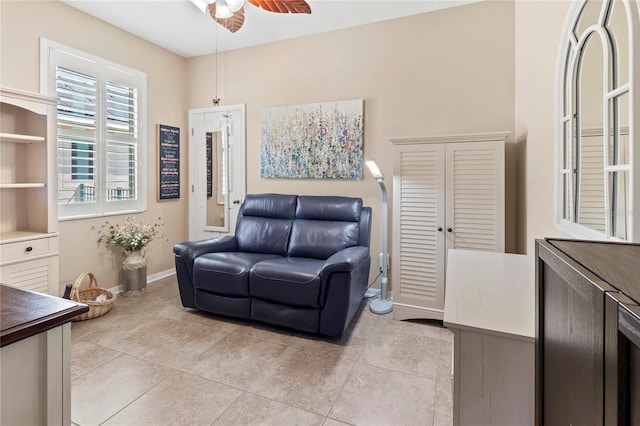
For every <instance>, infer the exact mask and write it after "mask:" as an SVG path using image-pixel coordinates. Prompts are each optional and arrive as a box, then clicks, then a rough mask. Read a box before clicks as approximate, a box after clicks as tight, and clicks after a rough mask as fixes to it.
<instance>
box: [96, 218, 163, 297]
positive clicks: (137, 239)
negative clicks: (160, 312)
mask: <svg viewBox="0 0 640 426" xmlns="http://www.w3.org/2000/svg"><path fill="white" fill-rule="evenodd" d="M162 226H163V224H162V222H161V219H160V218H158V220H157V221H156V222H154V223H145V222H142V221H141V220H137V219H136V218H126V219H125V221H124V223H123V224H121V225H119V224H112V223H109V222H108V221H107V222H105V224H104V225H102V226H101V227H100V229H99V230H98V243H104V244H105V245H106V246H107V247H111V246H118V247H121V248H122V249H124V252H123V253H122V255H123V257H124V261H123V262H122V275H121V284H122V295H123V296H136V295H139V294H142V293H144V292H145V291H146V290H147V261H146V259H145V252H144V249H145V248H146V247H147V245H148V244H149V243H150V242H151V241H153V240H156V239H166V237H165V236H164V234H162V233H161V232H160V228H161V227H162Z"/></svg>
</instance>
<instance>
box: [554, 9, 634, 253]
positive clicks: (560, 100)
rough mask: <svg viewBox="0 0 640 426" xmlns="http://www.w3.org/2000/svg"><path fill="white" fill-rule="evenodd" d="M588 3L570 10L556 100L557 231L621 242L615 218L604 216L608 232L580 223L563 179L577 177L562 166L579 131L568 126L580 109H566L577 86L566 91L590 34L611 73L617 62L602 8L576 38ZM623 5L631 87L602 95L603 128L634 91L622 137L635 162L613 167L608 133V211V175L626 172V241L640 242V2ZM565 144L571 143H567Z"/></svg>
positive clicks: (605, 136) (608, 195)
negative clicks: (639, 191)
mask: <svg viewBox="0 0 640 426" xmlns="http://www.w3.org/2000/svg"><path fill="white" fill-rule="evenodd" d="M607 1H608V0H607ZM586 2H587V0H579V1H575V2H574V3H573V5H572V7H571V10H570V11H569V15H568V20H567V23H566V26H565V30H564V32H563V38H562V42H561V44H560V50H559V55H558V66H557V74H556V75H557V88H558V90H557V98H556V164H555V223H556V228H557V229H558V230H560V231H561V232H563V233H564V234H566V235H568V236H570V237H574V238H580V239H590V240H591V239H593V240H619V238H616V237H615V236H613V235H612V225H611V217H610V215H605V216H606V217H605V226H606V230H605V232H604V233H602V232H599V231H596V230H594V229H590V228H588V227H586V226H583V225H581V224H580V223H578V222H577V221H576V218H575V214H574V209H575V204H574V199H575V194H574V193H573V191H572V188H573V183H572V184H571V185H570V189H569V192H570V194H569V195H565V194H564V192H563V177H564V176H569V178H570V179H573V180H575V179H576V177H575V176H574V174H575V173H574V172H575V171H573V169H572V166H571V167H566V165H565V164H563V159H564V157H565V155H566V156H569V159H570V160H572V158H571V157H570V155H571V154H570V153H571V152H572V146H573V145H571V144H573V138H574V133H575V131H574V129H573V125H570V124H567V123H572V117H573V114H574V112H575V111H573V108H572V107H571V106H569V107H568V109H569V112H568V113H567V112H566V111H564V102H565V98H568V99H569V102H571V99H572V97H573V95H574V93H573V88H572V87H567V80H568V78H567V76H568V75H571V78H570V79H569V80H570V81H571V84H572V85H574V84H575V82H574V77H575V75H574V68H575V67H576V60H577V59H578V58H579V56H580V49H582V48H583V46H584V44H585V42H586V40H587V38H588V37H589V36H594V37H599V38H600V40H599V41H600V42H602V44H603V50H604V55H605V56H606V58H605V61H609V62H608V64H609V66H608V67H605V69H606V70H609V69H610V68H611V62H610V61H612V59H611V57H612V54H613V53H612V51H611V48H610V46H609V45H608V44H607V43H606V42H605V41H606V37H609V35H608V34H607V33H606V32H605V31H604V16H603V14H602V10H604V9H602V10H601V13H600V17H599V19H598V23H597V24H593V25H591V26H589V27H588V28H586V29H585V30H584V31H583V33H582V34H580V35H579V36H576V35H574V33H573V30H574V27H575V26H576V23H577V22H578V20H579V19H580V16H581V13H582V10H583V8H584V7H585V4H586ZM618 7H624V8H625V11H626V16H627V24H628V31H629V51H628V55H629V81H628V83H627V84H621V85H619V86H617V87H610V86H608V87H607V90H606V91H604V92H603V98H602V100H603V112H604V114H603V124H604V125H603V128H609V127H610V126H609V117H610V115H609V114H610V108H611V106H610V101H611V100H612V99H613V98H615V97H618V96H620V95H621V94H625V93H629V97H630V100H629V102H630V105H629V111H630V116H629V120H630V121H629V126H628V127H626V128H624V129H623V128H622V127H621V128H619V129H618V132H619V133H618V135H622V134H624V135H625V136H626V137H628V138H629V148H630V154H629V156H630V160H629V164H627V165H616V166H611V165H610V162H609V160H608V154H607V149H606V147H607V146H608V145H609V138H610V137H612V136H611V135H609V132H603V133H602V134H603V144H604V146H603V149H604V151H605V164H604V167H603V170H604V174H605V177H604V179H605V187H604V193H605V194H604V195H605V200H606V201H605V208H607V207H606V206H609V205H610V203H611V197H612V196H611V193H610V191H609V187H608V184H607V182H608V180H607V173H610V172H620V171H622V172H627V173H628V174H629V189H628V195H627V202H628V204H629V207H628V210H627V216H628V219H627V229H628V235H627V241H640V215H638V213H637V212H638V211H640V197H637V196H636V194H635V193H634V187H635V188H638V187H640V173H638V168H640V150H638V147H637V145H636V142H635V141H636V136H635V129H636V128H639V127H638V124H640V121H639V119H638V118H639V117H640V115H637V114H634V113H633V111H634V108H635V106H636V105H638V104H639V103H640V102H638V101H637V100H638V99H640V85H637V84H635V82H634V77H635V75H634V69H635V64H636V62H637V60H638V58H640V44H639V43H638V34H640V25H639V21H638V17H639V10H640V0H621V1H620V4H619V5H618ZM607 72H608V71H607ZM603 79H604V81H605V84H607V85H610V83H611V80H610V78H609V75H608V74H605V75H604V76H603ZM565 127H566V128H565ZM565 141H566V142H567V144H566V145H565ZM565 150H567V152H565ZM573 180H571V182H573ZM566 207H568V208H569V218H566V217H564V209H565V208H566Z"/></svg>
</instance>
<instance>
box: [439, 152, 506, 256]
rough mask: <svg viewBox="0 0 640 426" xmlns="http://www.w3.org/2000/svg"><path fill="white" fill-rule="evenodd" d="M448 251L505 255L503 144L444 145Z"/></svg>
mask: <svg viewBox="0 0 640 426" xmlns="http://www.w3.org/2000/svg"><path fill="white" fill-rule="evenodd" d="M446 157H447V165H446V169H447V173H446V175H447V177H446V192H447V206H446V216H447V220H446V224H447V233H446V235H447V243H446V246H447V250H448V249H453V248H455V249H462V250H482V251H495V252H504V166H503V164H504V144H503V143H502V142H498V143H496V142H466V143H453V144H448V145H447V150H446Z"/></svg>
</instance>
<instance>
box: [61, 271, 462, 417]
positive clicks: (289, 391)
mask: <svg viewBox="0 0 640 426" xmlns="http://www.w3.org/2000/svg"><path fill="white" fill-rule="evenodd" d="M177 287H178V286H177V283H176V279H175V277H170V278H166V279H163V280H161V281H158V282H156V283H153V284H150V285H149V287H148V290H147V293H146V294H144V295H142V296H138V297H129V298H124V297H120V298H118V299H116V301H115V302H114V307H113V309H112V310H111V312H109V313H108V314H107V315H105V316H103V317H100V318H95V319H92V320H89V321H82V322H74V323H73V324H72V328H71V330H72V368H71V374H72V386H71V405H72V406H71V420H72V422H73V423H74V424H76V425H83V426H84V425H98V424H105V425H180V424H183V425H325V426H338V425H345V424H349V425H394V426H396V425H420V426H422V425H450V424H451V423H452V386H453V379H452V376H451V351H452V342H453V338H452V334H451V333H450V332H449V331H448V330H447V329H446V328H443V327H442V326H441V324H440V323H439V322H434V321H419V322H409V321H394V320H393V319H392V318H391V315H383V316H379V315H374V314H372V313H371V312H369V310H368V309H367V308H366V306H364V304H363V309H362V311H361V313H360V314H359V315H358V316H357V317H356V318H355V319H354V321H353V323H352V324H351V326H350V328H349V330H348V331H347V333H346V334H345V336H344V337H343V338H342V339H330V338H324V337H320V336H316V335H311V334H307V333H300V332H296V331H292V330H288V329H283V328H276V327H271V326H268V325H265V324H261V323H257V322H251V321H244V320H237V319H233V318H227V317H222V316H216V315H208V314H204V313H201V312H198V311H195V310H192V309H185V308H183V307H182V305H181V303H180V296H179V295H178V288H177Z"/></svg>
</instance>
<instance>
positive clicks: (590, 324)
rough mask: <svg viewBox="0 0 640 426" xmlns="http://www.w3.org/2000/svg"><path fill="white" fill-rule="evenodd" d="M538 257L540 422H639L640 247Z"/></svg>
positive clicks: (597, 247)
mask: <svg viewBox="0 0 640 426" xmlns="http://www.w3.org/2000/svg"><path fill="white" fill-rule="evenodd" d="M536 255H537V270H536V281H537V288H536V292H537V295H536V311H537V323H536V424H546V425H568V424H575V425H578V424H579V425H640V244H628V243H615V242H599V241H572V240H560V239H548V240H538V241H537V242H536Z"/></svg>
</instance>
